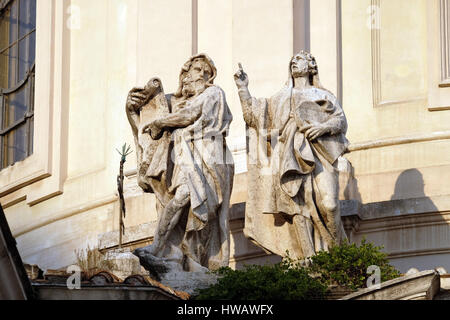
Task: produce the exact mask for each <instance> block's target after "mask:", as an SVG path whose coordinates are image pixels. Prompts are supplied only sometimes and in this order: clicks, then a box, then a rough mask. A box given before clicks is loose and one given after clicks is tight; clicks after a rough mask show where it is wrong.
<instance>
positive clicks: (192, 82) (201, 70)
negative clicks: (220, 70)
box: [182, 59, 212, 98]
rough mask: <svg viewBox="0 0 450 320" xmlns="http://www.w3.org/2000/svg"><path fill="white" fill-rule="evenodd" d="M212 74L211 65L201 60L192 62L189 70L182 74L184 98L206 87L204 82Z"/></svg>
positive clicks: (194, 94)
mask: <svg viewBox="0 0 450 320" xmlns="http://www.w3.org/2000/svg"><path fill="white" fill-rule="evenodd" d="M211 75H212V70H211V67H210V66H209V65H208V64H207V63H206V62H205V61H204V60H203V59H196V60H194V61H193V62H192V65H191V67H190V68H189V71H188V72H186V73H185V74H184V78H183V80H182V82H183V89H182V95H183V97H185V98H189V97H192V96H196V95H199V94H200V93H202V92H203V91H205V89H206V83H207V82H208V79H209V78H210V77H211Z"/></svg>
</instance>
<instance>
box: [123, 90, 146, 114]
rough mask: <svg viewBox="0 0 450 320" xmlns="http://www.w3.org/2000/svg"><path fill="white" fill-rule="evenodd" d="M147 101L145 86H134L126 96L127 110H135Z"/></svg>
mask: <svg viewBox="0 0 450 320" xmlns="http://www.w3.org/2000/svg"><path fill="white" fill-rule="evenodd" d="M146 101H147V95H146V94H145V88H143V87H135V88H133V89H131V90H130V92H129V93H128V97H127V111H129V112H137V111H138V110H139V109H140V108H141V107H142V106H143V105H144V104H145V102H146Z"/></svg>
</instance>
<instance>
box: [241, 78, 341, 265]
mask: <svg viewBox="0 0 450 320" xmlns="http://www.w3.org/2000/svg"><path fill="white" fill-rule="evenodd" d="M244 120H245V121H246V123H247V125H248V127H249V128H248V131H249V142H248V149H249V150H248V171H249V172H248V190H249V191H248V200H247V204H246V220H245V229H244V233H245V234H246V236H247V237H248V238H250V239H251V240H253V241H254V242H255V243H256V244H257V245H259V246H261V247H262V248H263V249H265V250H266V251H268V252H271V253H275V254H278V255H282V256H284V255H285V254H286V250H288V251H289V252H290V254H291V255H293V256H295V257H304V254H303V251H304V250H303V249H302V244H301V243H302V241H305V240H306V241H308V239H302V237H304V235H302V234H301V233H299V232H298V230H299V228H302V227H304V226H302V225H300V224H299V219H298V218H296V217H297V216H303V217H304V218H305V219H308V220H309V221H311V225H312V229H311V230H309V232H310V239H311V240H310V241H311V242H312V243H313V247H314V249H315V250H316V251H318V250H320V249H326V248H327V247H328V246H330V245H331V244H332V243H336V242H339V241H340V240H342V239H343V238H345V232H344V230H343V226H342V223H341V221H340V216H339V210H337V216H333V217H331V216H329V215H327V212H329V209H335V208H336V207H337V208H338V194H339V186H338V173H337V170H336V166H337V159H338V158H339V157H340V156H341V155H342V154H343V153H344V151H345V150H346V148H347V145H348V142H347V139H346V138H345V132H346V130H347V122H346V118H345V115H344V112H343V110H342V108H341V106H340V105H339V102H338V101H337V99H336V97H335V96H334V95H333V94H332V93H330V92H329V91H327V90H325V89H321V88H317V87H312V88H307V89H303V90H297V89H295V88H293V87H292V86H286V87H284V88H283V89H282V90H281V91H280V92H279V93H277V94H276V95H275V96H273V97H272V98H270V99H256V98H252V102H251V106H250V107H248V108H244ZM318 123H326V125H328V126H330V127H331V128H332V129H331V131H332V132H331V134H325V135H324V136H322V137H320V138H318V139H316V140H314V141H309V140H308V139H307V138H306V137H305V135H304V134H303V133H302V132H300V130H299V128H300V127H303V126H304V125H307V124H318Z"/></svg>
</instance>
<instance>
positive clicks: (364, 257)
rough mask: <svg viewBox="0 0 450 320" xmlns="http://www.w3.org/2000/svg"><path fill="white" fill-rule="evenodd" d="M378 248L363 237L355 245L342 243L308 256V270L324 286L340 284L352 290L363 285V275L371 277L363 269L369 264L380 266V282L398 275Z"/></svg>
mask: <svg viewBox="0 0 450 320" xmlns="http://www.w3.org/2000/svg"><path fill="white" fill-rule="evenodd" d="M382 248H383V247H376V246H374V245H373V244H372V243H368V242H366V240H365V239H363V240H362V242H361V244H360V245H359V246H357V245H356V244H354V243H353V244H349V243H348V242H345V243H343V244H342V245H339V246H334V247H332V248H330V249H329V251H328V252H327V251H320V252H318V253H317V254H316V255H314V256H312V257H311V262H312V263H311V265H310V266H309V269H310V272H311V273H312V274H318V275H319V279H320V280H321V281H322V283H324V284H326V285H340V286H342V287H346V288H349V289H352V290H356V289H360V288H364V287H366V282H367V278H368V277H370V276H371V274H368V273H367V268H368V267H369V266H372V265H375V266H378V267H379V268H380V271H381V281H382V282H384V281H388V280H391V279H394V278H397V277H399V276H400V272H399V271H398V270H396V269H395V268H394V267H393V266H391V265H390V264H389V260H388V258H387V254H386V253H383V252H382V251H381V249H382Z"/></svg>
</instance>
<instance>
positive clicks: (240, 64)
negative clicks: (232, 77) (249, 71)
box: [238, 62, 244, 71]
mask: <svg viewBox="0 0 450 320" xmlns="http://www.w3.org/2000/svg"><path fill="white" fill-rule="evenodd" d="M238 65H239V71H244V68H242V63H240V62H239V63H238Z"/></svg>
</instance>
